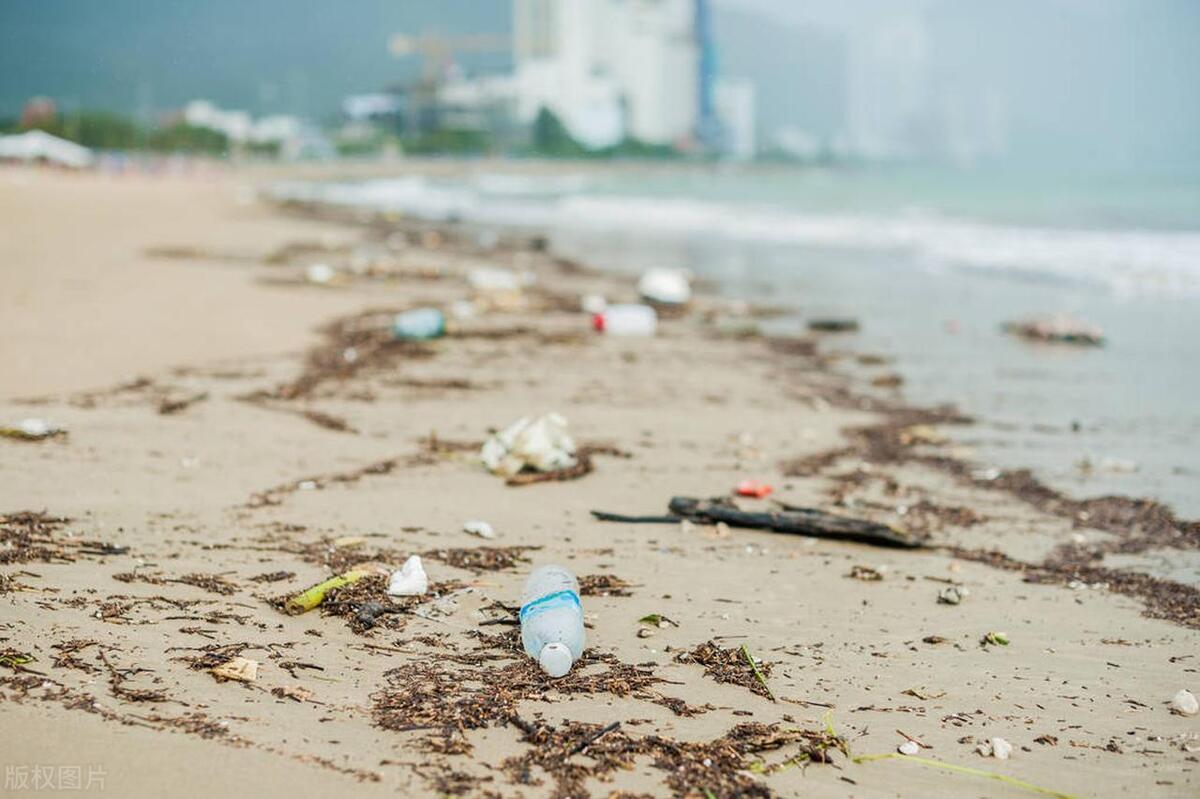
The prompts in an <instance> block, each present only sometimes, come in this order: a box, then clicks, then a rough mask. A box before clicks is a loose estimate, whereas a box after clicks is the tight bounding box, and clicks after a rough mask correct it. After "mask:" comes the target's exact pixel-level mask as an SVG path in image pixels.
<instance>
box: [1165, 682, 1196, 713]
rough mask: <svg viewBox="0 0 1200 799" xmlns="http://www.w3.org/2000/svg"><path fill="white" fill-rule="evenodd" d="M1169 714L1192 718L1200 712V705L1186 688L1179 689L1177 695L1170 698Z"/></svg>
mask: <svg viewBox="0 0 1200 799" xmlns="http://www.w3.org/2000/svg"><path fill="white" fill-rule="evenodd" d="M1171 712H1172V713H1174V714H1176V715H1178V716H1194V715H1196V713H1198V712H1200V704H1197V702H1196V695H1195V694H1193V693H1192V692H1191V691H1189V690H1187V689H1186V688H1182V689H1180V691H1179V693H1177V694H1175V696H1173V697H1171Z"/></svg>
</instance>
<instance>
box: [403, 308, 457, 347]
mask: <svg viewBox="0 0 1200 799" xmlns="http://www.w3.org/2000/svg"><path fill="white" fill-rule="evenodd" d="M392 335H393V336H394V337H395V338H396V339H397V340H399V341H425V340H427V339H432V338H441V337H442V336H444V335H446V316H445V314H443V313H442V312H441V311H439V310H438V309H437V308H417V309H415V310H412V311H404V312H403V313H398V314H396V318H395V320H393V322H392Z"/></svg>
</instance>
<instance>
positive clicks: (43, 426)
mask: <svg viewBox="0 0 1200 799" xmlns="http://www.w3.org/2000/svg"><path fill="white" fill-rule="evenodd" d="M18 426H19V427H20V428H21V432H22V433H24V434H25V435H27V436H36V437H38V438H44V437H45V436H48V435H50V434H51V433H54V432H57V431H58V428H57V427H55V426H54V425H52V424H50V423H49V422H47V421H46V420H45V419H22V420H21V423H20V425H18Z"/></svg>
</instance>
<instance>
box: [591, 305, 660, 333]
mask: <svg viewBox="0 0 1200 799" xmlns="http://www.w3.org/2000/svg"><path fill="white" fill-rule="evenodd" d="M592 327H594V328H596V330H598V331H599V332H601V333H605V334H607V335H610V336H653V335H654V331H655V330H656V329H657V327H658V314H656V313H655V312H654V309H653V308H651V307H650V306H649V305H610V306H608V308H606V309H605V310H604V311H602V312H601V313H598V314H596V315H595V316H593V317H592Z"/></svg>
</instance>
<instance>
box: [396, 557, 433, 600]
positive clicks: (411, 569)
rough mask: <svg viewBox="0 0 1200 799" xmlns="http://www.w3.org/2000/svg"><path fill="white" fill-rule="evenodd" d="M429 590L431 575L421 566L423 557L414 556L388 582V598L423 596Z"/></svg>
mask: <svg viewBox="0 0 1200 799" xmlns="http://www.w3.org/2000/svg"><path fill="white" fill-rule="evenodd" d="M428 590H429V575H428V574H426V573H425V567H424V566H422V565H421V556H420V555H412V556H411V557H409V559H408V560H406V561H404V565H403V566H401V567H400V569H399V570H398V571H394V572H392V576H391V578H390V579H389V580H388V587H387V592H388V596H421V595H422V594H424V593H425V592H426V591H428Z"/></svg>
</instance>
